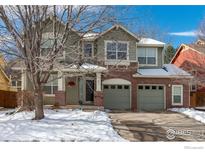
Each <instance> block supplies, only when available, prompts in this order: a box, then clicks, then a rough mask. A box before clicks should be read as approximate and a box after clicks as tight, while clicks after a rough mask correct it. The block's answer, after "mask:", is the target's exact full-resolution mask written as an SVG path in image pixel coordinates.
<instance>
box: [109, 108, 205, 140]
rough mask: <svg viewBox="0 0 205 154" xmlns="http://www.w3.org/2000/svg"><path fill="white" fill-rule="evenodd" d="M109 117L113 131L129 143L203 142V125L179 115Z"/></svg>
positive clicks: (122, 115)
mask: <svg viewBox="0 0 205 154" xmlns="http://www.w3.org/2000/svg"><path fill="white" fill-rule="evenodd" d="M109 115H110V118H111V119H112V124H113V127H114V129H115V130H116V131H117V132H118V133H119V134H120V135H121V136H122V137H123V138H125V139H127V140H129V141H205V125H204V124H202V123H200V122H198V121H196V120H194V119H191V118H188V117H187V116H185V115H182V114H180V113H174V112H163V113H132V112H123V113H120V112H116V113H109Z"/></svg>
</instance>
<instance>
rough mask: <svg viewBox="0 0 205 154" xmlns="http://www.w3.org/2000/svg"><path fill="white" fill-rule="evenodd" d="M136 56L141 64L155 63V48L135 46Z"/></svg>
mask: <svg viewBox="0 0 205 154" xmlns="http://www.w3.org/2000/svg"><path fill="white" fill-rule="evenodd" d="M137 56H138V62H139V64H141V65H157V48H137Z"/></svg>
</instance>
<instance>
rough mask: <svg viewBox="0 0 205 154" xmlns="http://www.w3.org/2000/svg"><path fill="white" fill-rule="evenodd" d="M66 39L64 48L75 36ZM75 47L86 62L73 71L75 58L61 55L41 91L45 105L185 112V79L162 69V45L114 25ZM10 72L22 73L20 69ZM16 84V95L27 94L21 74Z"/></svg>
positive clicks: (175, 69)
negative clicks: (18, 87)
mask: <svg viewBox="0 0 205 154" xmlns="http://www.w3.org/2000/svg"><path fill="white" fill-rule="evenodd" d="M71 36H72V37H71V41H69V43H71V42H72V41H74V40H75V38H77V37H79V36H80V34H79V33H78V32H77V31H73V34H72V35H71ZM77 44H78V45H79V43H77ZM68 46H69V47H71V45H68ZM80 46H82V49H83V50H82V53H83V54H82V56H83V57H86V58H85V59H86V60H84V63H82V64H81V65H80V67H78V66H77V65H75V64H74V63H72V64H71V63H70V61H75V57H76V56H77V53H75V52H73V50H72V51H70V50H69V49H68V50H65V51H64V53H63V55H62V57H61V58H60V59H61V62H62V63H61V64H62V67H61V71H58V70H57V69H54V70H53V72H54V73H53V74H52V75H51V76H50V79H49V80H50V81H51V82H48V83H47V84H46V85H45V86H44V93H45V94H44V101H45V104H54V103H55V102H57V103H59V104H60V105H69V104H79V102H82V103H83V104H90V105H97V106H104V108H108V109H122V110H133V111H161V110H164V109H167V108H170V107H189V81H190V79H191V75H190V74H188V73H186V72H185V71H183V70H182V69H180V68H178V67H176V66H175V65H172V64H164V48H165V43H163V42H159V41H157V40H153V39H150V38H139V37H137V36H136V35H135V34H134V33H132V32H130V31H129V30H128V29H126V28H125V27H123V26H122V25H114V26H112V27H111V28H109V29H108V30H106V31H104V32H102V33H87V34H86V35H84V36H83V38H82V40H81V44H80ZM71 52H72V53H71ZM76 52H77V51H76ZM75 54H76V55H75ZM13 68H14V69H15V70H22V67H21V65H16V66H14V67H13ZM58 76H59V77H60V78H58V79H56V78H57V77H58ZM54 79H56V80H54ZM21 83H22V90H29V87H30V83H29V80H28V78H27V75H26V71H24V72H23V73H22V82H21Z"/></svg>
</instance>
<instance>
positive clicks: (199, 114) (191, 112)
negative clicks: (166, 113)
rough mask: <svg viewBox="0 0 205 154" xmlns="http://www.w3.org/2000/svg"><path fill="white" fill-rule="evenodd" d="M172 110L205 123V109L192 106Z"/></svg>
mask: <svg viewBox="0 0 205 154" xmlns="http://www.w3.org/2000/svg"><path fill="white" fill-rule="evenodd" d="M170 111H174V112H179V113H183V114H185V115H187V116H188V117H190V118H193V119H195V120H197V121H200V122H202V123H205V112H204V111H197V110H195V109H190V108H172V109H170Z"/></svg>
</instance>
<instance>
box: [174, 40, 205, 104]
mask: <svg viewBox="0 0 205 154" xmlns="http://www.w3.org/2000/svg"><path fill="white" fill-rule="evenodd" d="M171 63H172V64H175V65H176V66H178V67H180V68H182V69H183V70H185V71H187V72H189V73H190V74H192V75H193V76H194V78H193V79H192V80H191V84H190V91H191V93H190V95H191V98H192V101H191V104H193V105H192V106H204V105H205V78H204V77H205V43H204V42H203V41H201V40H198V41H197V42H196V43H193V44H181V46H180V47H179V48H178V50H177V52H176V54H175V56H174V57H173V59H172V60H171Z"/></svg>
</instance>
